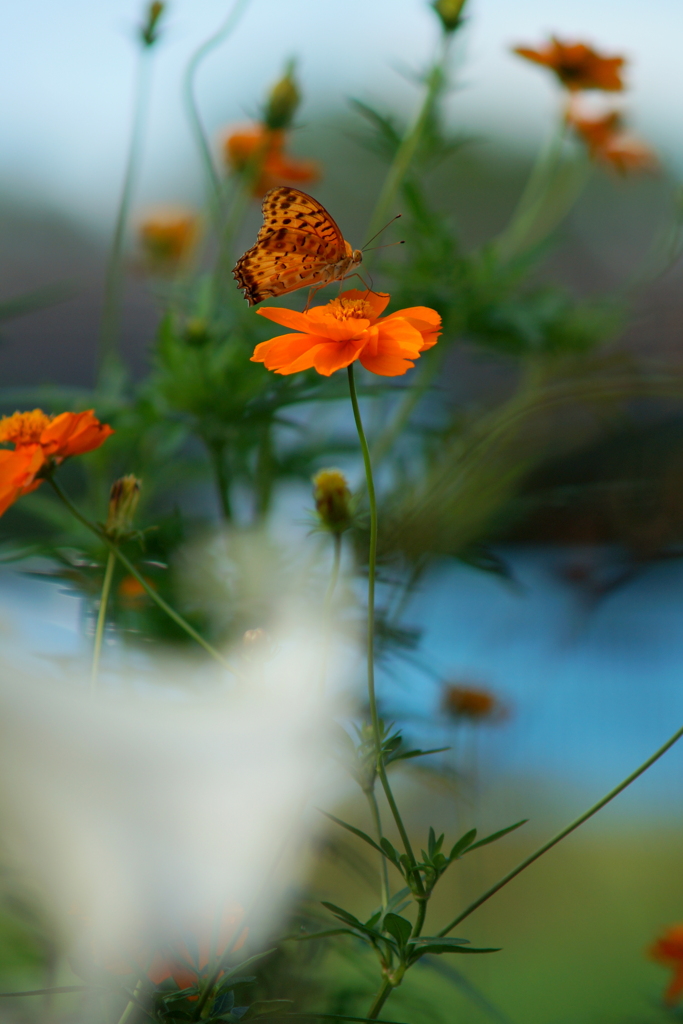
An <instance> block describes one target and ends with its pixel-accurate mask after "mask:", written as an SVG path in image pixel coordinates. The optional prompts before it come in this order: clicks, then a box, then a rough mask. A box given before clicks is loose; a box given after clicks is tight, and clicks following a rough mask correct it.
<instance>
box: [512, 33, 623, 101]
mask: <svg viewBox="0 0 683 1024" xmlns="http://www.w3.org/2000/svg"><path fill="white" fill-rule="evenodd" d="M514 52H515V53H518V54H519V56H520V57H524V58H526V60H531V61H533V62H534V63H535V64H542V65H543V66H544V67H547V68H550V70H551V71H554V72H555V74H556V75H557V77H558V78H559V80H560V81H561V82H562V85H563V86H564V87H565V89H569V91H570V92H577V91H578V90H579V89H602V90H604V91H605V92H621V90H622V89H623V88H624V83H623V82H622V80H621V68H622V65H624V64H625V63H626V61H625V59H624V58H623V57H602V56H601V55H600V54H599V53H596V51H595V50H594V49H593V48H592V47H591V46H587V45H586V44H585V43H562V42H560V40H559V39H556V38H555V36H553V37H552V38H551V40H550V42H549V43H547V44H546V45H545V46H543V47H540V48H539V49H538V50H532V49H529V48H528V47H526V46H516V47H515V48H514Z"/></svg>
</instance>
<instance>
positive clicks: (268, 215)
mask: <svg viewBox="0 0 683 1024" xmlns="http://www.w3.org/2000/svg"><path fill="white" fill-rule="evenodd" d="M262 211H263V226H262V227H261V230H260V231H259V233H258V236H257V239H256V243H255V244H254V245H252V247H251V249H248V250H247V251H246V252H245V254H244V256H242V257H241V259H239V260H238V261H237V264H236V266H235V269H234V270H233V276H234V278H235V280H236V281H237V285H238V287H239V288H241V289H242V290H243V291H244V296H245V298H246V300H247V302H248V303H249V305H250V306H255V305H256V304H257V303H259V302H262V301H263V299H267V298H270V297H272V296H277V295H286V294H287V293H288V292H293V291H297V289H299V288H314V289H315V290H316V291H317V290H318V288H323V287H324V286H325V285H326V284H331V283H332V282H333V281H341V280H343V278H345V277H347V276H348V275H349V274H351V273H353V271H355V269H356V268H357V267H358V266H360V264H361V262H362V259H363V254H362V252H361V251H360V250H359V249H352V248H351V246H350V245H349V243H348V242H347V241H346V240H345V239H344V237H343V236H342V233H341V231H340V230H339V228H338V227H337V225H336V223H335V221H334V220H333V219H332V217H330V215H329V213H328V212H327V210H326V209H325V207H324V206H322V205H321V203H319V202H318V201H317V200H316V199H313V197H312V196H309V195H307V194H306V193H305V192H300V191H299V189H296V188H288V187H286V186H282V187H280V188H274V189H271V190H270V192H268V193H266V195H265V196H264V199H263V206H262Z"/></svg>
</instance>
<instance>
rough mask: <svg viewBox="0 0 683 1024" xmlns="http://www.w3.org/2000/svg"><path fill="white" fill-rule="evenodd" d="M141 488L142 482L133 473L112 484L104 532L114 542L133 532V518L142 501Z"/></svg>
mask: <svg viewBox="0 0 683 1024" xmlns="http://www.w3.org/2000/svg"><path fill="white" fill-rule="evenodd" d="M140 487H141V481H140V480H138V478H137V477H136V476H133V474H132V473H130V474H129V475H128V476H122V477H121V479H120V480H117V481H116V482H115V483H114V484H112V488H111V491H110V492H109V512H108V514H107V522H106V523H105V527H104V531H105V533H106V534H107V536H108V537H111V538H112V539H113V540H121V539H122V538H124V537H126V536H127V535H128V534H130V533H131V532H132V529H133V518H134V516H135V510H136V509H137V507H138V501H139V500H140Z"/></svg>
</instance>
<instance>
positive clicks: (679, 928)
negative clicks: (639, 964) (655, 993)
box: [648, 924, 683, 1006]
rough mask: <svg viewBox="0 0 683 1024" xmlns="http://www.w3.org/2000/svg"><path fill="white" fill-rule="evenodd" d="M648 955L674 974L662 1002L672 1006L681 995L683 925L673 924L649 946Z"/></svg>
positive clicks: (682, 979) (682, 984)
mask: <svg viewBox="0 0 683 1024" xmlns="http://www.w3.org/2000/svg"><path fill="white" fill-rule="evenodd" d="M648 954H649V956H650V958H651V959H652V960H655V961H656V962H657V963H659V964H663V965H664V967H669V968H670V969H671V970H672V971H673V972H674V973H673V977H672V979H671V981H670V982H669V985H668V987H667V989H666V991H665V992H664V1002H665V1003H667V1005H669V1006H673V1005H674V1003H676V1002H678V1000H679V998H680V996H681V994H682V993H683V924H673V925H671V926H670V927H669V928H667V929H666V931H665V932H664V934H663V935H661V936H660V937H659V938H658V939H657V941H656V942H655V943H654V944H653V945H652V946H650V948H649V949H648Z"/></svg>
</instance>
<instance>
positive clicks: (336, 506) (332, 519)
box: [313, 469, 352, 533]
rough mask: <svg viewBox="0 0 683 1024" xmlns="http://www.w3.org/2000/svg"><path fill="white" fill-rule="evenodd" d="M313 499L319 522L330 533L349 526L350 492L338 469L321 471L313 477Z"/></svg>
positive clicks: (341, 530)
mask: <svg viewBox="0 0 683 1024" xmlns="http://www.w3.org/2000/svg"><path fill="white" fill-rule="evenodd" d="M313 497H314V498H315V507H316V511H317V513H318V516H319V517H320V522H321V523H322V524H323V526H325V527H326V528H327V529H328V530H330V531H331V532H332V533H343V532H344V530H348V528H349V526H350V525H351V519H352V515H351V491H350V490H349V485H348V483H347V482H346V477H345V476H344V474H343V473H342V472H341V470H339V469H321V470H320V472H319V473H316V475H315V476H314V477H313Z"/></svg>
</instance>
